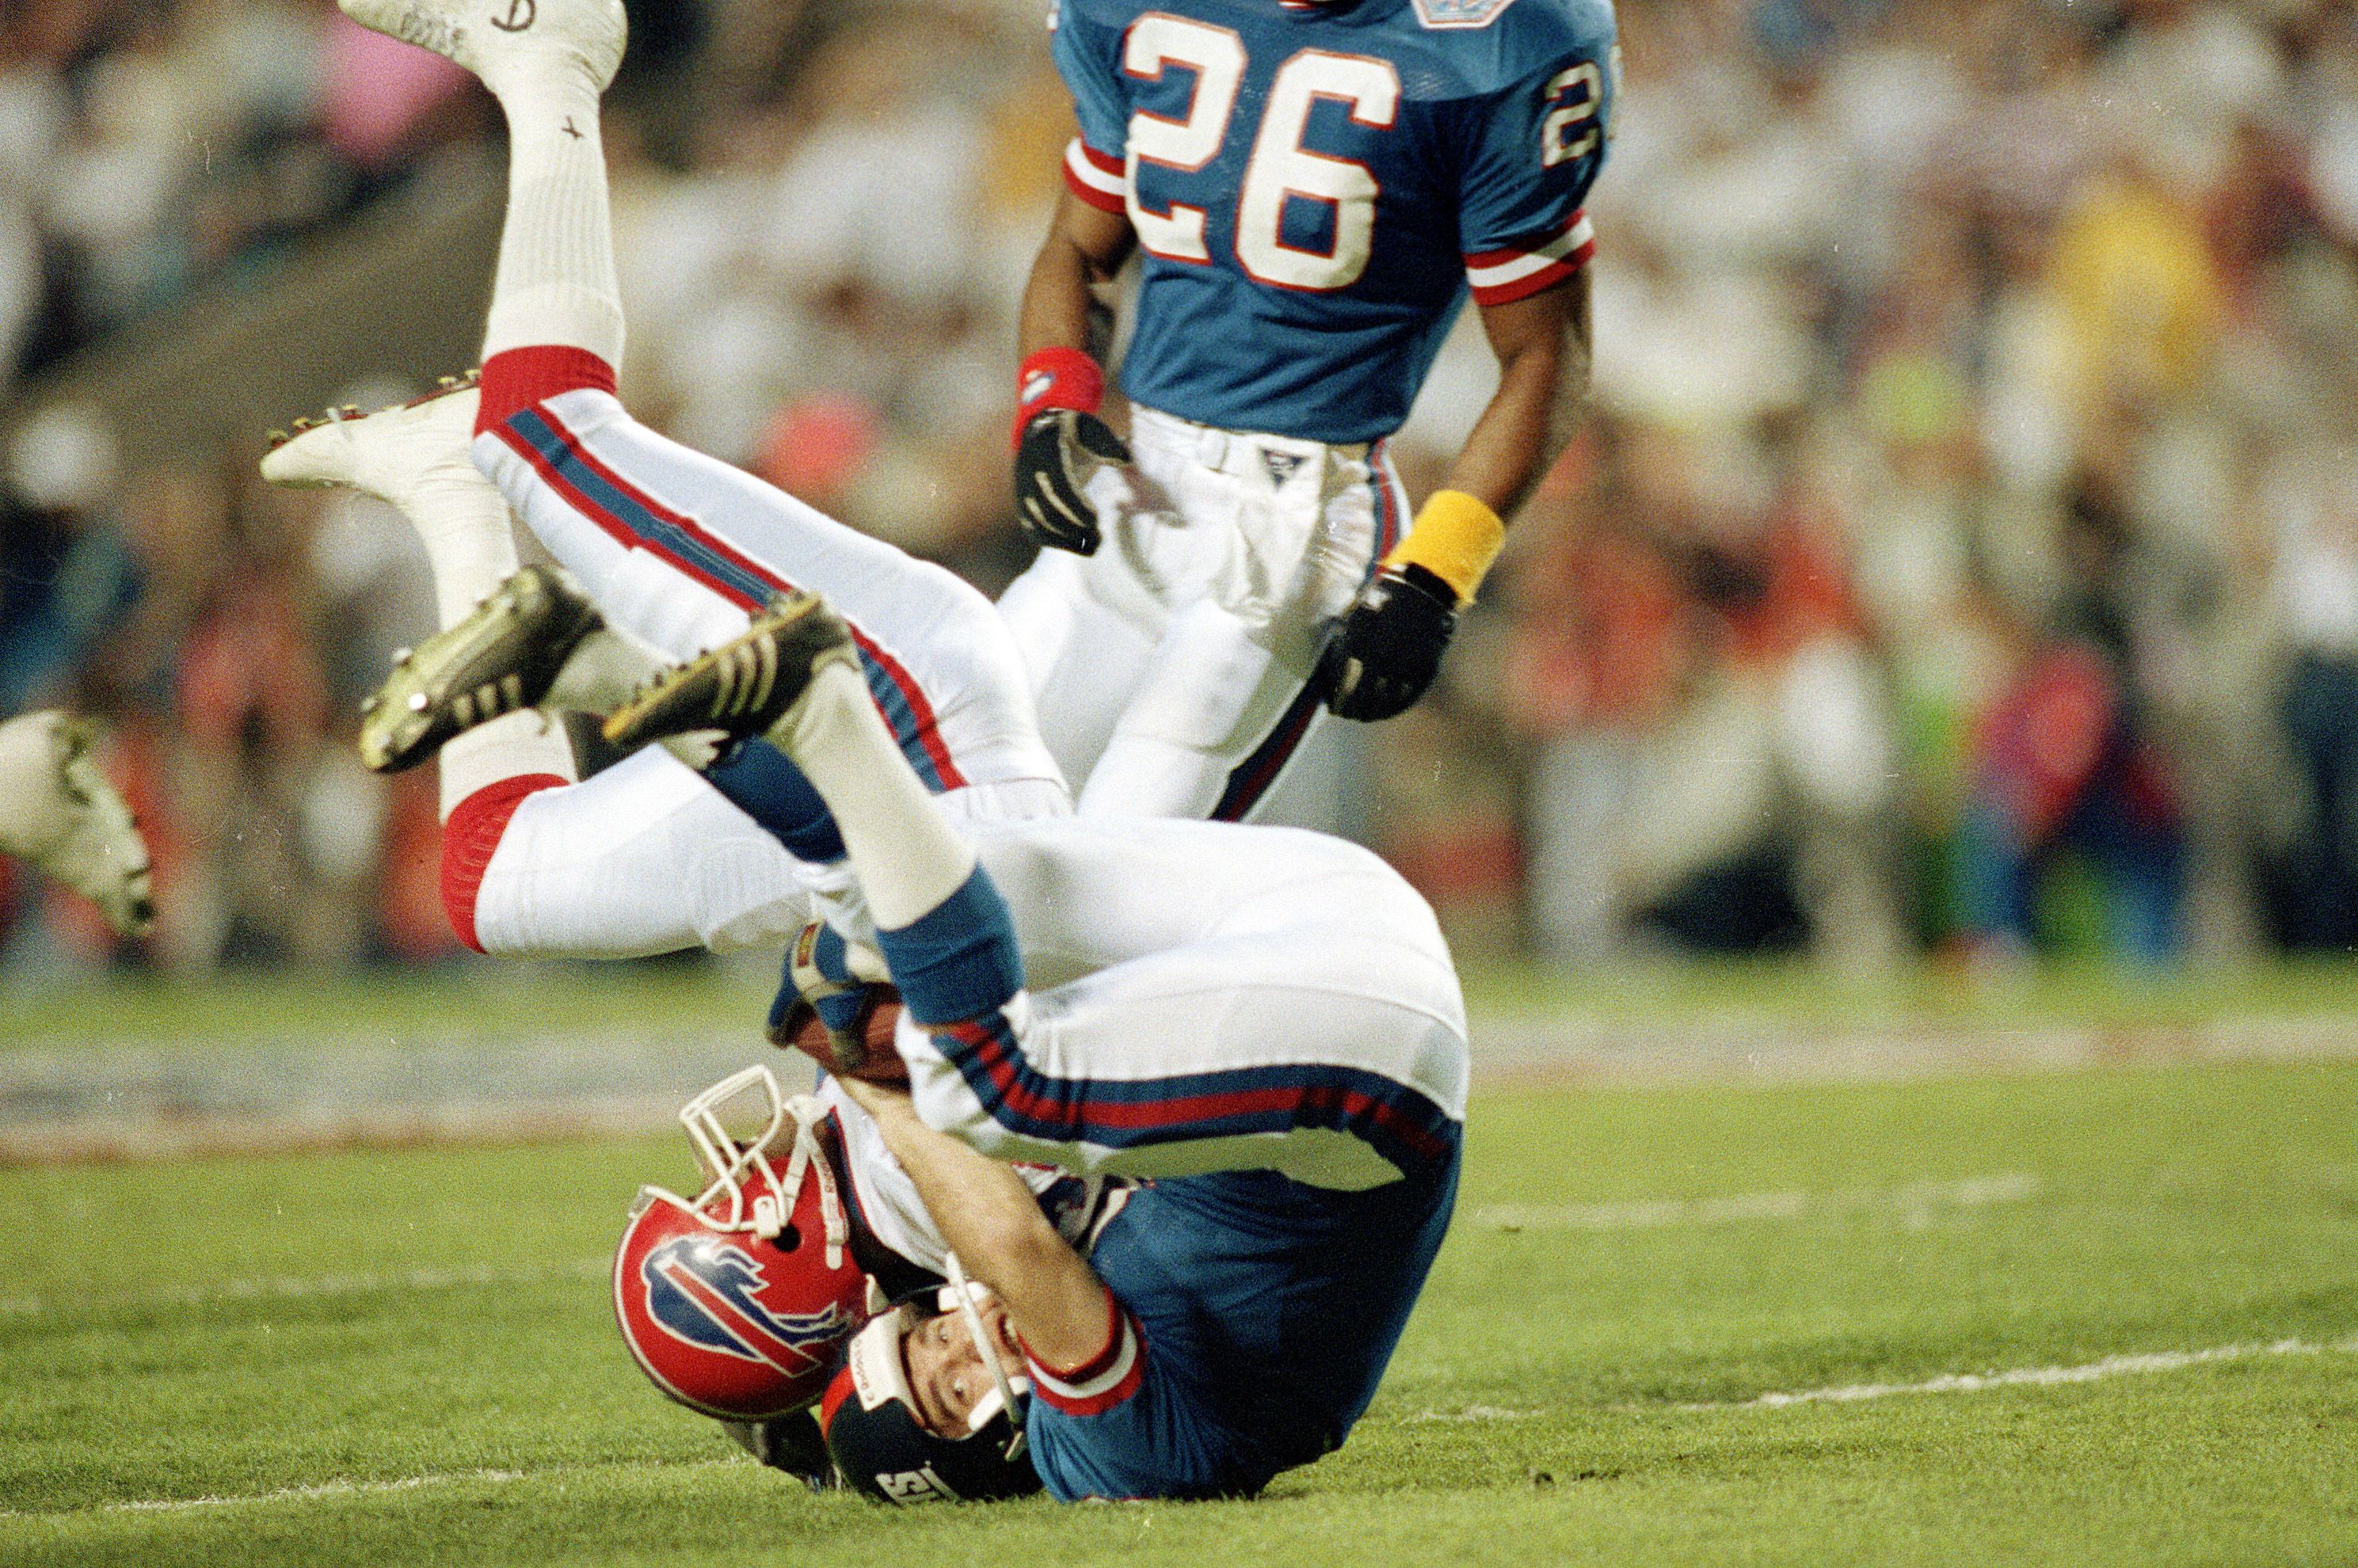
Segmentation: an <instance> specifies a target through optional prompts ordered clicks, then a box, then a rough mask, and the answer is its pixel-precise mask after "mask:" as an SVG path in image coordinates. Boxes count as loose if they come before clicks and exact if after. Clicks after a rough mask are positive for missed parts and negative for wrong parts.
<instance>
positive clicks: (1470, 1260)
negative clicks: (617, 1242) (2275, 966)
mask: <svg viewBox="0 0 2358 1568" xmlns="http://www.w3.org/2000/svg"><path fill="white" fill-rule="evenodd" d="M1471 1125H1472V1128H1473V1139H1472V1147H1471V1151H1470V1154H1469V1164H1468V1170H1467V1178H1466V1190H1465V1197H1464V1201H1463V1205H1462V1207H1461V1220H1460V1224H1459V1227H1458V1228H1457V1230H1456V1232H1455V1234H1454V1235H1453V1237H1452V1239H1451V1241H1450V1243H1449V1246H1448V1247H1447V1249H1445V1250H1444V1254H1443V1256H1442V1260H1441V1261H1440V1263H1439V1265H1438V1267H1437V1269H1436V1271H1435V1274H1434V1278H1433V1284H1432V1287H1431V1289H1430V1290H1429V1291H1428V1292H1427V1295H1426V1299H1425V1301H1424V1303H1423V1304H1422V1307H1421V1309H1420V1310H1419V1313H1418V1314H1417V1317H1416V1319H1415V1320H1414V1322H1413V1323H1412V1325H1411V1327H1410V1330H1409V1334H1408V1336H1407V1338H1406V1340H1405V1341H1404V1342H1403V1344H1402V1346H1401V1352H1400V1355H1399V1357H1397V1359H1396V1360H1395V1363H1394V1365H1393V1368H1392V1372H1391V1375H1390V1378H1389V1379H1388V1380H1387V1382H1386V1383H1385V1386H1384V1389H1383V1391H1382V1393H1381V1394H1380V1396H1379V1400H1378V1401H1377V1405H1376V1407H1375V1409H1374V1411H1372V1412H1371V1413H1370V1415H1369V1416H1368V1419H1367V1420H1366V1421H1365V1422H1362V1423H1361V1425H1360V1427H1359V1429H1358V1431H1357V1433H1355V1435H1354V1436H1353V1438H1352V1440H1351V1442H1350V1444H1348V1445H1347V1447H1346V1448H1345V1449H1344V1451H1343V1452H1342V1453H1340V1454H1336V1455H1334V1456H1333V1457H1331V1458H1329V1459H1327V1460H1326V1461H1325V1462H1324V1463H1322V1464H1320V1465H1316V1466H1314V1467H1313V1468H1311V1469H1308V1470H1305V1471H1301V1472H1297V1473H1295V1474H1293V1475H1292V1476H1286V1477H1283V1478H1282V1479H1281V1480H1280V1481H1279V1483H1278V1484H1277V1485H1276V1487H1274V1488H1273V1489H1272V1492H1271V1496H1270V1497H1269V1498H1265V1499H1262V1500H1260V1501H1259V1502H1255V1503H1249V1504H1222V1505H1198V1506H1175V1505H1156V1506H1145V1507H1136V1506H1132V1507H1122V1508H1117V1509H1104V1508H1098V1509H1087V1508H1085V1509H1057V1508H1055V1507H1054V1506H1052V1505H1048V1504H1044V1503H1035V1504H1022V1505H1013V1506H1007V1507H1002V1508H998V1509H936V1510H930V1511H927V1510H919V1511H915V1512H911V1513H891V1512H887V1511H884V1510H882V1509H872V1508H870V1507H867V1506H865V1505H863V1504H860V1503H859V1502H857V1501H855V1500H852V1499H849V1498H841V1497H831V1498H810V1497H808V1496H806V1495H805V1494H803V1493H802V1492H801V1491H800V1490H799V1489H798V1488H795V1487H792V1486H791V1485H789V1484H787V1483H784V1482H783V1481H782V1479H781V1478H780V1477H778V1476H775V1475H773V1474H772V1473H769V1472H764V1471H762V1470H759V1469H757V1468H756V1467H754V1466H752V1465H750V1464H749V1463H746V1462H743V1461H741V1460H737V1459H734V1458H732V1457H731V1455H732V1454H733V1450H730V1449H729V1448H728V1447H726V1446H725V1444H722V1443H721V1442H720V1441H719V1440H718V1439H717V1438H716V1437H715V1435H714V1434H713V1433H712V1431H711V1429H710V1428H708V1426H707V1425H706V1424H705V1423H704V1422H701V1421H699V1420H698V1419H696V1418H694V1417H691V1416H688V1415H686V1414H684V1413H683V1412H680V1411H676V1409H674V1408H672V1407H670V1406H667V1405H665V1403H664V1402H663V1401H662V1400H659V1399H658V1398H656V1397H655V1396H654V1393H653V1392H652V1391H651V1390H649V1389H648V1388H647V1387H646V1386H645V1384H644V1382H643V1381H642V1380H641V1379H640V1378H639V1376H638V1374H637V1373H636V1372H635V1371H634V1370H633V1368H631V1366H630V1364H629V1363H628V1361H627V1360H626V1359H625V1357H623V1355H622V1349H621V1346H620V1343H619V1341H618V1340H617V1339H616V1337H615V1336H614V1333H613V1329H612V1327H611V1320H610V1319H609V1317H608V1315H607V1308H606V1304H605V1292H604V1286H603V1283H602V1281H601V1280H600V1277H599V1275H600V1269H601V1266H602V1261H603V1258H604V1254H605V1251H606V1249H607V1247H608V1245H609V1244H610V1242H611V1238H612V1237H613V1235H614V1233H615V1232H616V1230H617V1229H618V1227H619V1225H620V1222H621V1217H622V1208H623V1206H624V1204H625V1202H626V1201H627V1199H628V1197H629V1195H630V1193H631V1191H632V1190H633V1187H634V1186H635V1184H637V1183H638V1182H640V1181H641V1180H645V1179H655V1180H666V1181H684V1180H685V1179H686V1178H687V1158H686V1154H685V1150H684V1146H683V1145H680V1144H679V1143H678V1141H676V1140H662V1141H613V1142H600V1143H584V1144H559V1145H551V1146H546V1147H535V1148H523V1149H507V1150H465V1151H412V1152H397V1153H374V1154H360V1153H355V1154H343V1155H336V1156H331V1157H315V1158H288V1159H280V1160H268V1159H234V1160H230V1159H223V1160H211V1161H200V1162H188V1163H182V1164H175V1165H163V1166H149V1167H109V1166H97V1167H67V1168H49V1169H26V1170H16V1171H9V1172H5V1173H0V1215H5V1216H6V1217H8V1218H9V1221H10V1223H9V1224H8V1225H7V1226H6V1227H5V1233H0V1263H5V1268H0V1280H5V1281H6V1283H5V1286H0V1377H5V1390H6V1398H5V1400H0V1561H5V1562H9V1563H138V1564H141V1565H143V1568H146V1565H154V1564H168V1563H237V1564H239V1565H240V1568H263V1565H265V1564H272V1563H305V1564H314V1563H370V1564H383V1563H416V1562H432V1561H444V1562H467V1563H502V1562H518V1563H521V1562H564V1563H623V1562H631V1563H678V1562H682V1561H690V1562H705V1561H710V1562H718V1561H723V1560H726V1561H730V1562H780V1563H787V1562H791V1563H827V1564H837V1563H844V1564H866V1563H876V1564H885V1563H892V1564H906V1563H927V1562H940V1563H976V1564H985V1563H988V1564H993V1565H1003V1564H1031V1563H1056V1564H1065V1563H1098V1562H1121V1563H1171V1564H1174V1565H1177V1564H1189V1565H1193V1564H1198V1563H1223V1564H1226V1563H1282V1564H1285V1565H1287V1568H1305V1565H1311V1564H1326V1563H1336V1564H1358V1563H1370V1562H1376V1563H1466V1562H1473V1563H1502V1564H1506V1563H1511V1564H1516V1565H1518V1568H1520V1565H1523V1564H1529V1563H1647V1564H1654V1563H1671V1562H1728V1563H1830V1562H1847V1561H1857V1560H1874V1561H1883V1562H1928V1563H1929V1562H1942V1563H1981V1562H1992V1561H2010V1562H2032V1563H2124V1564H2126V1563H2139V1564H2142V1563H2349V1562H2352V1561H2358V1342H2353V1336H2358V1135H2353V1128H2358V1066H2353V1065H2292V1066H2238V1067H2220V1066H2206V1067H2168V1068H2143V1069H2136V1070H2120V1071H2108V1072H2096V1073H2085V1074H2075V1075H2046V1076H2030V1077H2023V1078H2015V1079H1989V1080H1966V1081H1952V1082H1947V1083H1940V1084H1918V1085H1906V1086H1879V1087H1865V1086H1862V1087H1790V1088H1779V1089H1771V1090H1752V1091H1741V1090H1732V1089H1724V1088H1682V1089H1663V1090H1651V1091H1643V1092H1637V1091H1617V1092H1611V1093H1589V1094H1582V1095H1571V1094H1547V1095H1539V1094H1531V1095H1517V1096H1513V1097H1506V1096H1496V1095H1494V1096H1492V1097H1490V1098H1487V1099H1482V1100H1479V1101H1477V1103H1476V1108H1475V1112H1474V1116H1473V1119H1472V1124H1471ZM1989 1176H2010V1177H2018V1178H2025V1179H2024V1180H2021V1181H2019V1182H2017V1184H2015V1186H2014V1187H2013V1188H2011V1189H2009V1190H2010V1191H2011V1192H2012V1194H2013V1195H2014V1197H2015V1199H2016V1200H2017V1201H2006V1202H1996V1203H1991V1204H1988V1205H1986V1206H1980V1207H1959V1206H1942V1205H1941V1204H1938V1203H1933V1202H1923V1203H1906V1202H1884V1201H1881V1200H1879V1199H1877V1196H1876V1195H1877V1194H1887V1193H1889V1192H1890V1191H1892V1190H1893V1189H1900V1188H1907V1187H1909V1186H1910V1185H1911V1184H1923V1183H1939V1182H1943V1181H1950V1180H1954V1179H1958V1178H1971V1177H1989ZM1788 1192H1790V1193H1801V1194H1812V1195H1819V1197H1820V1198H1821V1199H1823V1200H1824V1201H1822V1202H1821V1203H1819V1204H1817V1205H1814V1206H1811V1205H1804V1206H1801V1208H1800V1209H1799V1211H1798V1212H1797V1213H1794V1214H1790V1215H1786V1216H1782V1217H1759V1218H1748V1219H1736V1220H1727V1221H1724V1222H1721V1223H1704V1222H1702V1217H1701V1216H1696V1215H1693V1214H1690V1216H1689V1218H1690V1220H1691V1221H1693V1222H1688V1223H1665V1224H1657V1225H1653V1226H1650V1227H1640V1228H1626V1229H1614V1228H1585V1229H1581V1228H1573V1229H1563V1228H1549V1227H1545V1226H1544V1225H1541V1224H1539V1223H1532V1222H1527V1223H1524V1224H1522V1225H1521V1226H1520V1228H1515V1229H1509V1228H1506V1227H1505V1226H1504V1225H1503V1224H1502V1223H1501V1222H1500V1221H1499V1220H1498V1219H1497V1218H1496V1217H1486V1212H1485V1211H1486V1210H1488V1209H1490V1208H1492V1207H1493V1206H1498V1205H1503V1204H1509V1203H1512V1204H1517V1205H1520V1206H1525V1207H1527V1208H1528V1207H1530V1206H1535V1205H1554V1204H1578V1205H1587V1206H1596V1205H1616V1204H1628V1203H1630V1202H1632V1201H1634V1200H1645V1199H1711V1198H1715V1197H1725V1196H1729V1195H1745V1194H1761V1193H1788ZM1708 1213H1709V1211H1707V1210H1706V1211H1703V1214H1704V1216H1707V1215H1708ZM1673 1218H1675V1217H1673ZM421 1271H425V1272H421ZM303 1281H310V1282H311V1285H310V1287H309V1288H308V1290H302V1291H299V1292H298V1288H297V1287H298V1286H300V1285H301V1283H302V1282H303ZM319 1281H341V1283H335V1284H332V1285H331V1286H330V1288H327V1289H319V1288H318V1282H319ZM2288 1339H2289V1340H2299V1341H2301V1342H2304V1343H2305V1344H2308V1345H2311V1346H2322V1347H2324V1348H2320V1349H2317V1350H2314V1351H2309V1352H2304V1353H2300V1354H2277V1355H2265V1354H2252V1355H2247V1356H2245V1357H2243V1358H2240V1359H2234V1360H2223V1361H2219V1362H2215V1363H2212V1364H2206V1365H2201V1366H2195V1367H2190V1368H2180V1369H2176V1370H2167V1371H2157V1372H2152V1373H2148V1374H2143V1375H2135V1376H2126V1377H2122V1378H2118V1379H2113V1380H2108V1381H2101V1382H2090V1383H2083V1384H2077V1385H2071V1386H2064V1387H2041V1388H2013V1389H2006V1390H1994V1391H1984V1392H1970V1393H1927V1394H1914V1395H1898V1396H1895V1397H1891V1398H1887V1399H1881V1400H1869V1401H1863V1402H1857V1403H1852V1404H1842V1405H1833V1404H1812V1405H1807V1406H1800V1407H1790V1408H1781V1409H1779V1408H1759V1407H1757V1406H1756V1407H1752V1408H1740V1409H1725V1408H1723V1409H1711V1410H1693V1409H1682V1408H1681V1407H1682V1406H1687V1405H1692V1404H1694V1403H1698V1402H1705V1401H1723V1402H1724V1401H1736V1400H1748V1399H1751V1398H1753V1397H1754V1396H1757V1395H1758V1394H1761V1393H1763V1392H1768V1391H1775V1390H1809V1389H1816V1388H1822V1387H1824V1386H1828V1385H1844V1384H1855V1383H1861V1382H1877V1381H1882V1382H1904V1381H1912V1380H1917V1379H1928V1378H1933V1377H1937V1376H1940V1375H1942V1374H1944V1373H1953V1372H1985V1371H1989V1370H1993V1369H2000V1368H2029V1367H2040V1366H2050V1365H2055V1366H2070V1365H2080V1364H2084V1363H2089V1362H2093V1361H2096V1360H2098V1359H2100V1358H2102V1357H2108V1356H2115V1355H2121V1354H2126V1353H2136V1352H2157V1351H2184V1350H2196V1349H2203V1348H2208V1347H2215V1346H2256V1345H2265V1344H2267V1343H2271V1342H2277V1341H2284V1340H2288ZM298 1488H313V1490H309V1491H300V1490H294V1489H298ZM260 1494H278V1495H276V1496H260ZM189 1498H223V1499H233V1500H229V1501H224V1502H221V1503H218V1504H214V1505H211V1506H204V1507H199V1508H178V1509H170V1508H163V1509H159V1508H152V1507H147V1506H145V1505H147V1504H151V1503H157V1502H168V1501H171V1500H174V1499H189ZM238 1498H246V1499H249V1500H245V1501H237V1500H234V1499H238Z"/></svg>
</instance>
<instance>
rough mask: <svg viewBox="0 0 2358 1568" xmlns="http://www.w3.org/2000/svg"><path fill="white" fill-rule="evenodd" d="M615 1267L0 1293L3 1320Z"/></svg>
mask: <svg viewBox="0 0 2358 1568" xmlns="http://www.w3.org/2000/svg"><path fill="white" fill-rule="evenodd" d="M612 1267H613V1262H612V1260H611V1259H606V1258H579V1259H576V1260H573V1261H571V1262H568V1263H544V1264H538V1265H534V1266H531V1267H525V1268H517V1267H514V1266H503V1267H496V1268H495V1267H492V1266H490V1265H483V1266H480V1267H477V1268H472V1269H408V1270H404V1271H400V1272H397V1273H385V1274H330V1275H325V1276H321V1277H319V1278H314V1279H292V1278H290V1279H267V1280H224V1281H221V1282H220V1283H218V1284H211V1285H190V1286H186V1287H183V1288H180V1289H177V1290H166V1291H141V1292H125V1293H123V1294H110V1293H107V1292H103V1291H92V1292H88V1293H85V1294H78V1295H75V1296H72V1297H70V1298H64V1299H60V1298H55V1297H45V1296H0V1320H5V1319H7V1318H20V1317H47V1316H49V1315H50V1314H55V1313H71V1314H74V1315H75V1316H77V1317H84V1316H88V1315H90V1314H92V1313H93V1312H105V1311H108V1310H114V1311H126V1310H137V1309H140V1308H147V1307H190V1306H217V1305H225V1304H229V1303H236V1302H263V1301H294V1300H302V1299H305V1298H309V1297H318V1296H360V1295H372V1294H375V1293H377V1292H407V1291H449V1290H456V1289H459V1288H460V1287H461V1286H467V1285H528V1284H535V1283H538V1282H539V1281H544V1280H596V1279H603V1278H604V1277H605V1275H606V1271H608V1270H609V1269H611V1268H612Z"/></svg>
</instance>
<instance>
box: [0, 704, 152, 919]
mask: <svg viewBox="0 0 2358 1568" xmlns="http://www.w3.org/2000/svg"><path fill="white" fill-rule="evenodd" d="M90 746H91V729H90V726H89V724H88V723H86V722H85V721H83V720H81V719H74V718H70V717H69V716H67V715H66V714H63V713H60V712H59V711H58V710H57V709H55V708H49V709H46V710H44V711H42V712H38V713H25V714H19V715H18V716H17V717H16V718H14V719H9V720H7V721H6V722H5V723H0V850H5V851H6V852H7V853H9V854H11V855H15V856H16V857H17V858H18V859H20V860H25V861H27V862H28V863H30V864H31V865H32V866H34V867H35V868H36V869H38V870H39V871H42V872H44V873H46V874H48V875H49V876H52V877H55V878H57V880H58V881H61V882H63V883H65V884H66V885H67V886H68V887H70V888H72V889H73V890H74V891H75V892H79V893H82V894H84V895H86V896H87V897H89V898H90V899H91V900H92V902H94V903H96V904H97V905H98V907H99V910H100V912H101V913H102V914H104V915H105V916H106V923H107V924H108V925H112V926H113V927H114V929H115V931H116V933H117V934H118V935H124V936H140V935H146V931H147V928H148V926H150V925H153V924H154V923H155V919H156V905H155V898H154V895H153V893H152V892H150V890H149V886H148V870H147V843H146V840H145V839H143V838H140V837H139V825H138V824H137V823H136V822H135V821H134V820H133V819H132V816H131V807H130V806H127V805H125V804H124V799H123V796H122V795H121V794H120V793H119V792H118V791H117V790H116V789H115V787H114V785H113V784H109V783H107V782H106V775H105V774H104V773H101V772H99V770H98V762H97V760H96V759H95V758H93V757H92V755H91V754H90Z"/></svg>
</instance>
